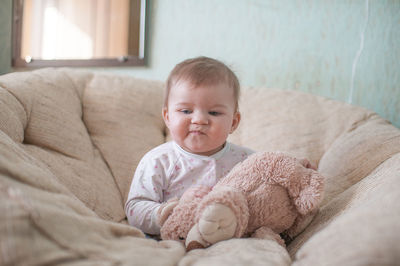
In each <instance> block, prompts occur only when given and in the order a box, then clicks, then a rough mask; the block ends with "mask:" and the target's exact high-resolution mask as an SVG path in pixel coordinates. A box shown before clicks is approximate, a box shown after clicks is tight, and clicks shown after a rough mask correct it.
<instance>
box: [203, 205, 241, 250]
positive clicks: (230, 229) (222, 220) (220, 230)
mask: <svg viewBox="0 0 400 266" xmlns="http://www.w3.org/2000/svg"><path fill="white" fill-rule="evenodd" d="M236 226H237V219H236V216H235V214H234V213H233V211H232V210H231V208H229V207H227V206H225V205H223V204H220V203H214V204H211V205H209V206H207V207H206V208H205V209H204V211H203V213H202V214H201V216H200V219H199V223H198V230H199V233H200V234H201V236H202V238H203V239H204V240H206V241H207V242H209V243H211V244H214V243H216V242H219V241H222V240H226V239H229V238H232V237H233V236H234V235H235V231H236Z"/></svg>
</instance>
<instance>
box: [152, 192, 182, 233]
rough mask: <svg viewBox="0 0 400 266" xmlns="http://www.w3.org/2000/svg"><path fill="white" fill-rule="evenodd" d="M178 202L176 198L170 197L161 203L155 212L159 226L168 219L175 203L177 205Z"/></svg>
mask: <svg viewBox="0 0 400 266" xmlns="http://www.w3.org/2000/svg"><path fill="white" fill-rule="evenodd" d="M178 202H179V199H178V198H172V199H170V200H168V201H167V202H164V203H163V204H161V206H160V208H159V209H158V212H157V222H158V224H159V225H160V226H162V225H163V224H164V222H165V221H166V220H167V219H168V217H169V216H170V214H171V213H172V211H173V210H174V208H175V207H176V205H178Z"/></svg>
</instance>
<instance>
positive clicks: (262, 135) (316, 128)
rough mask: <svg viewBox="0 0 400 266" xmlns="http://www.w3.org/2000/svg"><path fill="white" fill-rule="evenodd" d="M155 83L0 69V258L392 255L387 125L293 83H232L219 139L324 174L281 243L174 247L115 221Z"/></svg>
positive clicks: (125, 261) (68, 261) (398, 220)
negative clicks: (306, 217) (226, 128)
mask: <svg viewBox="0 0 400 266" xmlns="http://www.w3.org/2000/svg"><path fill="white" fill-rule="evenodd" d="M162 91H163V85H162V83H161V82H157V81H145V80H140V79H135V78H131V77H122V76H117V75H110V74H101V73H89V72H85V71H77V70H71V69H43V70H36V71H32V72H21V73H12V74H8V75H4V76H1V77H0V213H1V215H0V265H116V264H119V265H132V264H134V265H151V264H152V265H177V264H180V265H290V264H294V265H398V263H399V261H400V257H399V254H400V245H399V239H400V228H399V225H400V217H399V212H398V210H399V209H400V206H399V203H400V190H399V189H398V188H399V187H400V184H399V180H400V176H399V173H400V168H399V166H400V130H399V129H398V128H395V127H394V126H392V125H390V124H389V123H388V122H387V121H385V120H383V119H382V118H381V117H379V116H378V115H376V114H375V113H373V112H371V111H368V110H365V109H363V108H360V107H357V106H353V105H349V104H345V103H340V102H337V101H334V100H329V99H326V98H322V97H318V96H313V95H310V94H305V93H301V92H295V91H282V90H276V89H267V88H249V89H243V91H242V98H241V102H240V106H239V107H240V111H241V113H242V120H241V123H240V125H239V128H238V129H237V130H236V131H235V133H234V134H232V135H231V136H230V138H229V141H231V142H233V143H235V144H238V145H242V146H246V147H250V148H252V149H254V150H256V151H262V150H266V151H284V152H288V153H290V154H292V155H295V156H298V157H301V158H309V159H310V160H311V162H312V163H313V164H315V165H318V170H319V171H320V172H321V173H322V175H323V176H325V177H326V180H325V183H326V196H325V199H324V201H323V205H322V207H321V209H320V211H319V213H318V214H317V215H316V216H315V218H314V220H313V221H312V222H311V224H310V225H309V226H308V227H307V228H306V229H305V230H304V231H303V233H301V234H300V235H298V236H297V237H296V238H295V239H294V240H293V241H292V243H291V244H290V245H288V247H287V250H285V249H284V248H283V247H281V246H280V245H279V244H278V243H277V242H276V241H274V240H259V239H232V240H228V241H222V242H220V243H218V244H216V245H213V246H211V247H209V248H207V249H204V250H193V251H191V252H188V253H185V251H184V248H183V246H182V244H180V243H177V242H174V241H161V242H156V241H154V240H151V239H145V238H144V237H143V233H142V232H140V231H139V230H137V229H135V228H133V227H131V226H127V225H124V224H123V223H124V222H125V221H124V219H125V213H124V210H123V205H124V202H125V199H126V197H127V194H128V191H129V185H130V182H131V178H132V175H133V172H134V170H135V168H136V165H137V163H138V162H139V160H140V158H141V157H142V156H143V155H144V154H145V152H146V151H148V150H150V149H151V148H153V147H155V146H157V145H160V144H162V143H163V142H164V141H165V140H164V135H165V132H166V130H165V127H164V124H163V121H162V117H161V106H162V94H163V92H162ZM118 222H121V223H118Z"/></svg>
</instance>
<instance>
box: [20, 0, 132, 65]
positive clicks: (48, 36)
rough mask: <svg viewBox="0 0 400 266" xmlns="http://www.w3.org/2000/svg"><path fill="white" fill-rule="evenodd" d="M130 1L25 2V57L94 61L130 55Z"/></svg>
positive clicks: (62, 0) (46, 0)
mask: <svg viewBox="0 0 400 266" xmlns="http://www.w3.org/2000/svg"><path fill="white" fill-rule="evenodd" d="M128 22H129V0H25V3H24V18H23V37H22V42H23V46H22V56H23V57H25V56H31V57H32V58H42V59H90V58H107V57H117V56H123V55H127V53H128V29H129V25H128V24H129V23H128Z"/></svg>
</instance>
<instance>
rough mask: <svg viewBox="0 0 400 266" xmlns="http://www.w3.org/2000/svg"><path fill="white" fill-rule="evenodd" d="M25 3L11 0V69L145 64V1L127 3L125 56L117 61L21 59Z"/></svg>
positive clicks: (96, 59) (131, 0) (107, 59)
mask: <svg viewBox="0 0 400 266" xmlns="http://www.w3.org/2000/svg"><path fill="white" fill-rule="evenodd" d="M23 7H24V0H13V19H12V20H13V21H12V47H13V48H12V63H11V65H12V67H16V68H20V67H21V68H40V67H125V66H144V65H145V64H146V56H145V55H146V53H145V52H146V51H145V39H146V38H145V36H146V9H147V8H146V7H147V0H130V15H129V37H128V47H129V48H128V54H129V55H125V56H121V57H118V58H92V59H55V60H48V59H32V60H31V61H27V60H25V59H24V58H21V47H22V21H23V19H22V18H23Z"/></svg>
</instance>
